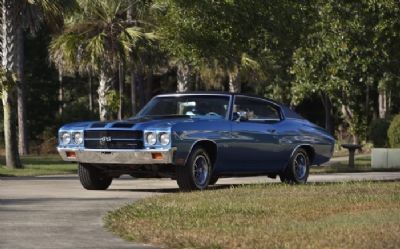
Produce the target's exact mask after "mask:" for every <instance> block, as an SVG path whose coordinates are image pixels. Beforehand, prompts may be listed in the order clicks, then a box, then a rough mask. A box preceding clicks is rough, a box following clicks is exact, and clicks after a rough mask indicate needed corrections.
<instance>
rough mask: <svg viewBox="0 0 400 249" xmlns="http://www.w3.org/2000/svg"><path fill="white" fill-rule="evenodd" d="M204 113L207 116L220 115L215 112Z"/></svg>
mask: <svg viewBox="0 0 400 249" xmlns="http://www.w3.org/2000/svg"><path fill="white" fill-rule="evenodd" d="M206 115H207V116H221V115H219V114H218V113H216V112H208V113H207V114H206Z"/></svg>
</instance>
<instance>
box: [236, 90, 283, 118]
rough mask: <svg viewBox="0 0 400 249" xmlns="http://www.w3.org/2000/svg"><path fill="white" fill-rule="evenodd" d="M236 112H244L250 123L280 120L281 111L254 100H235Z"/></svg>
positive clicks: (237, 98)
mask: <svg viewBox="0 0 400 249" xmlns="http://www.w3.org/2000/svg"><path fill="white" fill-rule="evenodd" d="M233 111H234V112H239V111H244V112H246V113H247V117H248V119H249V121H266V120H280V114H279V110H278V109H277V108H276V107H275V106H274V105H272V104H270V103H268V102H266V101H263V100H259V99H253V98H247V97H240V96H237V97H236V98H235V104H234V106H233Z"/></svg>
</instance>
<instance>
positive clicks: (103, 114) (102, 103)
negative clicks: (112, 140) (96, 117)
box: [97, 70, 113, 121]
mask: <svg viewBox="0 0 400 249" xmlns="http://www.w3.org/2000/svg"><path fill="white" fill-rule="evenodd" d="M111 75H113V74H112V73H110V72H109V71H107V70H102V71H101V72H100V79H99V88H98V89H97V93H98V94H99V114H100V120H101V121H105V120H107V119H108V118H109V117H110V111H109V103H108V98H107V97H108V96H107V94H108V91H109V90H110V88H111V87H112V84H113V76H111Z"/></svg>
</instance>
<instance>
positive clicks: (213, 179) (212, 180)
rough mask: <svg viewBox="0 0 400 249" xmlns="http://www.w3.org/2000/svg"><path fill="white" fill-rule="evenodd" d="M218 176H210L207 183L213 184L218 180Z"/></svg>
mask: <svg viewBox="0 0 400 249" xmlns="http://www.w3.org/2000/svg"><path fill="white" fill-rule="evenodd" d="M218 179H219V177H218V176H215V175H213V176H211V179H210V182H209V183H208V185H215V184H216V183H217V181H218Z"/></svg>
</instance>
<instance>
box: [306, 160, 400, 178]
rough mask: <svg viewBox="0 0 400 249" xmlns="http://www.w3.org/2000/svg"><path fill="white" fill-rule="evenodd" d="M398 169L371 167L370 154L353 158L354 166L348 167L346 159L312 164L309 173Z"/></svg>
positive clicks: (394, 169) (393, 169)
mask: <svg viewBox="0 0 400 249" xmlns="http://www.w3.org/2000/svg"><path fill="white" fill-rule="evenodd" d="M399 170H400V169H396V168H392V169H388V168H385V169H376V168H371V156H363V157H359V158H356V159H355V162H354V168H349V166H348V161H347V160H345V161H340V162H334V163H333V164H331V165H329V166H312V167H311V169H310V173H311V174H320V173H346V172H349V173H350V172H371V171H375V172H380V171H383V172H384V171H399Z"/></svg>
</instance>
